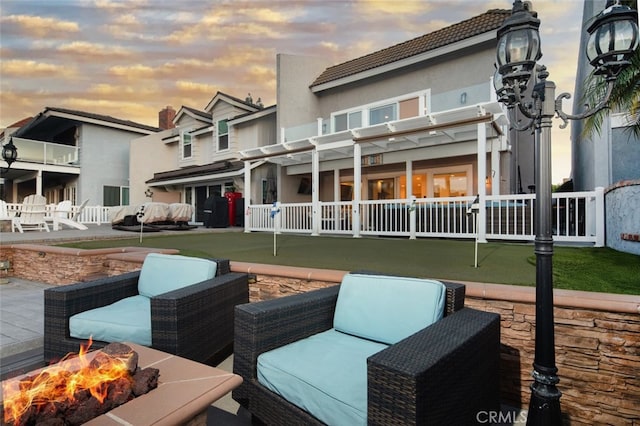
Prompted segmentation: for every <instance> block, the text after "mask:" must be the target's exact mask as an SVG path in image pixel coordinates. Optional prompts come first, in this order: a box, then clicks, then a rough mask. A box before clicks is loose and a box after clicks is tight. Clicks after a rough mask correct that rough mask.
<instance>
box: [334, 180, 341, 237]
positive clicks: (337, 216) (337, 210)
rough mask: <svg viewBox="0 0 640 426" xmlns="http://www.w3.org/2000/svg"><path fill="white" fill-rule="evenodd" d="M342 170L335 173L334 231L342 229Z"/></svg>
mask: <svg viewBox="0 0 640 426" xmlns="http://www.w3.org/2000/svg"><path fill="white" fill-rule="evenodd" d="M340 201H341V200H340V169H335V170H334V171H333V203H334V204H333V229H335V230H339V229H340V206H339V205H338V203H339V202H340Z"/></svg>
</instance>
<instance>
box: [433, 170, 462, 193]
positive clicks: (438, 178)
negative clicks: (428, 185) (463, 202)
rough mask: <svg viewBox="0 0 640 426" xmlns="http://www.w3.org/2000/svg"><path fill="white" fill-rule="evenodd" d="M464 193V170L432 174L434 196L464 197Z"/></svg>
mask: <svg viewBox="0 0 640 426" xmlns="http://www.w3.org/2000/svg"><path fill="white" fill-rule="evenodd" d="M466 195H467V174H466V173H465V172H455V173H440V174H434V175H433V196H434V197H464V196H466Z"/></svg>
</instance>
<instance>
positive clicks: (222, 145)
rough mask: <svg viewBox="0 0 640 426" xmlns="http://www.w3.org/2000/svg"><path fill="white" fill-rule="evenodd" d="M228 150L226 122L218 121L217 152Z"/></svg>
mask: <svg viewBox="0 0 640 426" xmlns="http://www.w3.org/2000/svg"><path fill="white" fill-rule="evenodd" d="M227 149H229V128H228V127H227V120H220V121H218V151H225V150H227Z"/></svg>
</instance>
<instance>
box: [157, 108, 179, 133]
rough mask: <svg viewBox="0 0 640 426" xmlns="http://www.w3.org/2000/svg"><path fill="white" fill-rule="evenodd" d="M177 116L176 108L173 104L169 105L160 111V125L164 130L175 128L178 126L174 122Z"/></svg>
mask: <svg viewBox="0 0 640 426" xmlns="http://www.w3.org/2000/svg"><path fill="white" fill-rule="evenodd" d="M175 116H176V110H175V109H173V108H172V107H171V105H169V106H167V107H166V108H165V109H163V110H162V111H160V112H159V113H158V127H160V128H161V129H162V130H167V129H173V128H174V127H176V125H175V124H173V119H174V118H175Z"/></svg>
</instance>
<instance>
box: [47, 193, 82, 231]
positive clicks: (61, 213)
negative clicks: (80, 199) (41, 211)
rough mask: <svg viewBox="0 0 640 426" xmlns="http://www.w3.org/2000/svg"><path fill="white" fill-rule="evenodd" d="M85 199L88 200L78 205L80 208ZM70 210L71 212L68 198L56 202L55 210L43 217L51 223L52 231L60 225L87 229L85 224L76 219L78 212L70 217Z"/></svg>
mask: <svg viewBox="0 0 640 426" xmlns="http://www.w3.org/2000/svg"><path fill="white" fill-rule="evenodd" d="M87 201H88V200H85V202H84V203H83V205H82V206H80V208H81V209H83V208H84V206H85V205H86V203H87ZM71 212H72V205H71V201H69V200H65V201H61V202H59V203H58V205H57V206H56V208H55V210H54V211H53V212H52V214H51V216H48V217H45V220H46V221H47V222H52V223H53V230H54V231H57V230H59V229H60V228H61V226H62V225H65V226H68V227H69V228H75V229H80V230H82V231H85V230H87V229H89V228H87V226H86V225H85V224H83V223H80V222H78V221H76V218H77V217H78V215H79V214H74V215H73V216H72V217H71Z"/></svg>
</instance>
